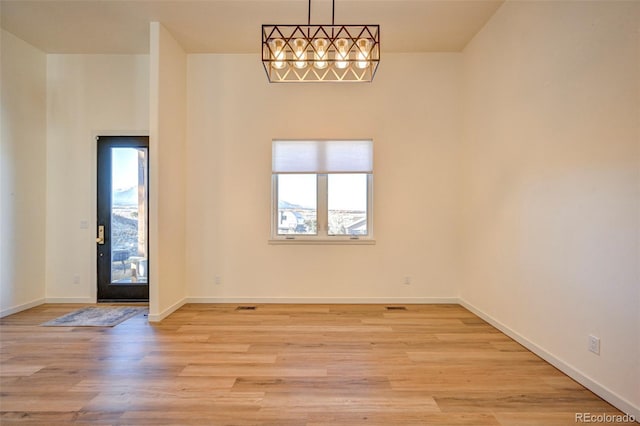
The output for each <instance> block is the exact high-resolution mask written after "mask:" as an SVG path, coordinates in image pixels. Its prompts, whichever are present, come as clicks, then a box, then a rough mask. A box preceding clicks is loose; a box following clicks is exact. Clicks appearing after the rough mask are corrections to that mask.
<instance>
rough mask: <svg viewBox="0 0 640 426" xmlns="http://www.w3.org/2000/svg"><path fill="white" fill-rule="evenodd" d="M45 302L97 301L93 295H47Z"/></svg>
mask: <svg viewBox="0 0 640 426" xmlns="http://www.w3.org/2000/svg"><path fill="white" fill-rule="evenodd" d="M45 303H96V299H94V298H92V297H47V298H46V299H45Z"/></svg>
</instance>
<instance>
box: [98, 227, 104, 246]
mask: <svg viewBox="0 0 640 426" xmlns="http://www.w3.org/2000/svg"><path fill="white" fill-rule="evenodd" d="M96 243H98V244H104V225H98V238H96Z"/></svg>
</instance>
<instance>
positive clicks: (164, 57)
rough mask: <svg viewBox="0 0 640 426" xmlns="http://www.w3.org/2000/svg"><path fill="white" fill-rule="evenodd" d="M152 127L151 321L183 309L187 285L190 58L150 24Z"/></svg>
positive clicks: (163, 30) (150, 202)
mask: <svg viewBox="0 0 640 426" xmlns="http://www.w3.org/2000/svg"><path fill="white" fill-rule="evenodd" d="M150 63H151V65H150V93H149V94H150V116H149V119H150V124H149V130H150V133H149V158H150V165H149V173H150V176H149V206H150V215H149V226H150V229H149V244H150V247H149V249H150V258H149V266H150V272H149V320H151V321H160V320H162V319H163V318H164V317H165V316H167V315H169V314H170V313H171V312H173V311H174V310H175V309H177V308H179V307H180V306H182V303H184V300H185V297H186V284H185V192H186V182H185V137H186V107H187V95H186V90H187V89H186V87H187V82H186V75H187V55H186V53H185V52H184V50H183V49H182V47H180V45H179V44H178V42H177V41H176V40H175V39H174V38H173V36H172V35H171V34H170V33H169V32H168V31H167V30H166V29H165V28H164V27H163V26H162V25H160V24H159V23H157V22H152V23H151V46H150Z"/></svg>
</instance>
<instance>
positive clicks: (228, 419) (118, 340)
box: [0, 304, 622, 426]
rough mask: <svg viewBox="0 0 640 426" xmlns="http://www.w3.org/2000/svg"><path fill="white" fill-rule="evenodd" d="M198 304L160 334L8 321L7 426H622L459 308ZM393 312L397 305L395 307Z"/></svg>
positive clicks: (20, 318) (39, 312) (132, 324)
mask: <svg viewBox="0 0 640 426" xmlns="http://www.w3.org/2000/svg"><path fill="white" fill-rule="evenodd" d="M253 306H255V307H256V309H255V310H236V308H237V307H238V305H235V304H187V305H185V306H183V307H182V308H181V309H179V310H178V311H177V312H175V313H174V314H172V315H171V316H169V317H168V318H166V319H165V320H164V321H162V322H161V323H159V324H152V323H148V322H147V320H146V317H144V316H143V315H140V316H136V317H133V318H131V319H129V320H127V321H125V322H123V323H121V324H119V325H117V326H115V327H42V326H41V324H42V323H44V322H46V321H49V320H51V319H54V318H56V317H58V316H61V315H64V314H66V313H69V312H71V311H73V310H76V309H78V307H79V306H78V305H72V304H67V305H42V306H38V307H36V308H33V309H30V310H27V311H24V312H21V313H18V314H15V315H11V316H9V317H6V318H3V319H0V328H1V330H0V331H1V334H0V423H2V425H3V426H4V425H5V424H6V425H13V424H16V425H47V426H50V425H65V424H82V425H94V424H96V425H102V424H105V425H106V424H110V425H153V426H158V425H180V426H188V425H243V426H244V425H261V426H268V425H273V426H286V425H296V426H300V425H306V426H311V425H315V426H321V425H332V426H335V425H361V424H366V425H385V426H386V425H400V424H402V425H427V424H428V425H443V426H455V425H474V426H483V425H486V426H528V425H552V426H553V425H568V424H575V421H574V420H575V413H583V412H591V413H608V414H622V413H620V412H619V411H618V410H616V409H615V408H614V407H612V406H611V405H609V404H608V403H606V402H605V401H603V400H602V399H600V398H598V397H597V396H596V395H594V394H593V393H592V392H590V391H588V390H586V389H585V388H584V387H582V386H581V385H580V384H578V383H576V382H575V381H573V380H572V379H570V378H569V377H567V376H566V375H564V374H562V373H561V372H560V371H558V370H557V369H555V368H554V367H553V366H551V365H550V364H548V363H546V362H544V361H543V360H541V359H540V358H538V357H537V356H535V355H534V354H532V353H531V352H530V351H528V350H527V349H526V348H524V347H523V346H521V345H519V344H518V343H516V342H514V341H513V340H512V339H510V338H509V337H507V336H506V335H504V334H503V333H501V332H499V331H498V330H496V329H495V328H493V327H491V326H490V325H489V324H487V323H486V322H484V321H483V320H481V319H480V318H478V317H476V316H475V315H473V314H472V313H471V312H469V311H467V310H466V309H464V308H462V307H460V306H458V305H414V304H408V305H403V306H404V307H405V308H406V309H405V310H388V309H387V305H265V304H255V305H253ZM395 306H397V305H395Z"/></svg>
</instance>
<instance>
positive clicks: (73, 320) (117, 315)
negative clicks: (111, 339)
mask: <svg viewBox="0 0 640 426" xmlns="http://www.w3.org/2000/svg"><path fill="white" fill-rule="evenodd" d="M146 310H147V308H142V307H123V306H110V307H104V308H98V307H87V308H82V309H79V310H77V311H74V312H71V313H69V314H66V315H63V316H61V317H59V318H56V319H54V320H51V321H48V322H45V323H44V324H42V325H43V326H46V327H113V326H114V325H118V324H120V323H121V322H122V321H124V320H127V319H129V318H131V317H133V316H135V315H138V314H140V313H142V312H145V311H146Z"/></svg>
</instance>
